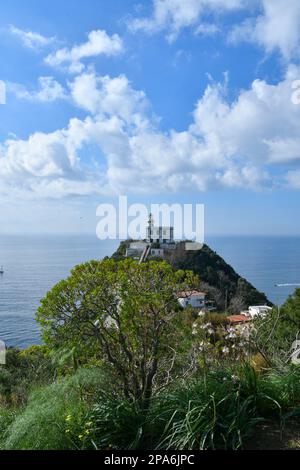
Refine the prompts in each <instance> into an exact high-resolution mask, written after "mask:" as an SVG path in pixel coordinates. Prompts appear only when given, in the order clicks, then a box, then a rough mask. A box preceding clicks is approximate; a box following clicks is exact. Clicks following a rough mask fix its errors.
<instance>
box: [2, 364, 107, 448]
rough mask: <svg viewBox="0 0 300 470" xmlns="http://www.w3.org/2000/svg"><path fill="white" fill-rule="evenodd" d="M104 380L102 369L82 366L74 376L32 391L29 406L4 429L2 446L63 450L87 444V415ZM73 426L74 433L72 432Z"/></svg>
mask: <svg viewBox="0 0 300 470" xmlns="http://www.w3.org/2000/svg"><path fill="white" fill-rule="evenodd" d="M103 383H104V378H103V374H102V371H100V370H99V369H97V368H95V369H80V370H78V372H77V373H76V374H74V375H73V376H71V377H66V378H63V379H60V380H58V381H56V382H54V383H53V384H51V385H48V386H44V387H41V388H37V389H36V390H35V391H34V392H32V393H31V395H30V397H29V400H28V404H27V406H26V408H25V409H24V410H23V411H21V412H19V413H18V414H17V416H16V419H15V420H14V421H13V422H12V424H11V425H10V426H8V428H7V430H6V432H4V433H3V436H2V439H3V440H2V448H4V449H16V450H31V449H34V450H50V449H57V450H63V449H78V448H81V447H83V445H84V437H86V436H87V435H85V436H82V429H83V427H84V423H85V421H86V420H85V417H86V415H87V413H88V410H89V409H90V407H91V406H92V403H93V400H94V399H95V397H96V396H97V393H98V392H99V391H100V390H101V389H103ZM0 419H1V414H0ZM6 419H7V418H6ZM8 422H9V421H8ZM70 427H71V428H72V433H70V432H68V431H70Z"/></svg>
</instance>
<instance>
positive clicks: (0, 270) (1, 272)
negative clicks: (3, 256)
mask: <svg viewBox="0 0 300 470" xmlns="http://www.w3.org/2000/svg"><path fill="white" fill-rule="evenodd" d="M0 274H4V268H3V266H0Z"/></svg>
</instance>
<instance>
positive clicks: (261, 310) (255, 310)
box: [248, 305, 272, 318]
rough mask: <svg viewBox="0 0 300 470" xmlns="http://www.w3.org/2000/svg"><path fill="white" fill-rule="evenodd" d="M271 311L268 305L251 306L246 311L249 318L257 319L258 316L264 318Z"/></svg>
mask: <svg viewBox="0 0 300 470" xmlns="http://www.w3.org/2000/svg"><path fill="white" fill-rule="evenodd" d="M271 310H272V307H268V305H252V306H250V307H249V309H248V315H250V317H251V318H254V317H257V316H259V315H260V316H264V315H266V314H267V313H269V312H270V311H271Z"/></svg>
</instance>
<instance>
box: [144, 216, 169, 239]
mask: <svg viewBox="0 0 300 470" xmlns="http://www.w3.org/2000/svg"><path fill="white" fill-rule="evenodd" d="M147 241H148V242H149V243H159V244H171V243H174V227H163V226H157V227H156V226H155V225H154V221H153V217H152V214H150V216H149V221H148V227H147Z"/></svg>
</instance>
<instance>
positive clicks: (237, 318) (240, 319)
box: [227, 315, 252, 323]
mask: <svg viewBox="0 0 300 470" xmlns="http://www.w3.org/2000/svg"><path fill="white" fill-rule="evenodd" d="M227 320H229V322H230V323H248V322H249V321H251V320H252V318H251V317H247V316H246V315H230V316H229V317H227Z"/></svg>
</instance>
